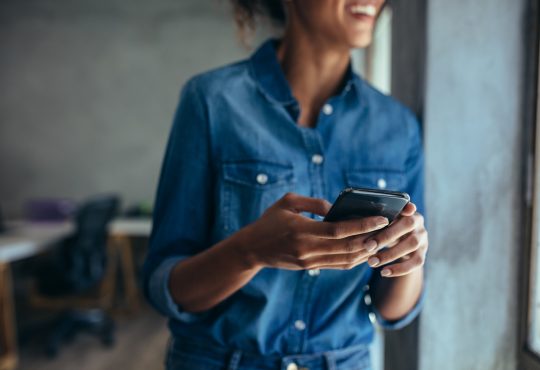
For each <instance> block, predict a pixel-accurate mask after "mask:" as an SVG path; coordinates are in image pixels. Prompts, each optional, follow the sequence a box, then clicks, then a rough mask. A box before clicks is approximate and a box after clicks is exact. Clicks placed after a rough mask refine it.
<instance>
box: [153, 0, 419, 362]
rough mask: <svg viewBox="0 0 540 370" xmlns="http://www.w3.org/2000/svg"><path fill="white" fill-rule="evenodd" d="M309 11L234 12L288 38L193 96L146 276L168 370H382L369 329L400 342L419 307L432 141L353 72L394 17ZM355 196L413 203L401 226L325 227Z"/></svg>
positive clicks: (368, 9) (294, 7) (366, 11)
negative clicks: (275, 27) (368, 192)
mask: <svg viewBox="0 0 540 370" xmlns="http://www.w3.org/2000/svg"><path fill="white" fill-rule="evenodd" d="M305 4H306V3H305V1H303V0H289V1H283V2H282V1H239V0H235V1H233V5H234V6H235V9H236V13H235V14H236V19H237V21H238V22H239V25H240V26H242V27H251V28H253V27H255V26H256V24H257V22H258V20H259V19H260V18H261V17H266V18H269V19H270V20H272V21H273V22H276V23H278V24H281V25H282V26H283V34H282V36H281V37H280V38H278V39H269V40H267V41H266V42H264V43H263V44H262V45H261V46H260V47H259V48H258V49H257V50H256V51H255V52H254V53H253V55H252V56H251V57H250V58H249V59H247V60H243V61H240V62H237V63H234V64H231V65H228V66H225V67H222V68H218V69H215V70H212V71H209V72H206V73H203V74H201V75H198V76H195V77H193V78H192V79H191V80H190V81H189V82H188V83H187V84H186V86H185V87H184V89H183V91H182V96H181V100H180V103H179V107H178V110H177V112H176V116H175V119H174V123H173V128H172V131H171V134H170V140H169V144H168V147H167V151H166V155H165V160H164V164H163V169H162V174H161V179H160V185H159V188H158V195H157V198H156V207H155V214H154V230H153V233H152V238H151V242H150V244H151V246H150V251H149V254H148V257H147V260H146V265H145V289H146V292H147V295H148V297H149V299H150V301H151V302H152V303H153V304H154V305H155V307H156V308H157V309H159V310H160V311H161V312H163V313H164V314H165V315H167V316H169V317H170V319H171V322H170V328H171V331H172V336H173V340H172V342H171V347H170V349H169V352H168V353H169V354H168V359H167V366H168V369H169V370H172V369H176V370H181V369H198V368H200V369H203V368H204V369H223V368H225V367H227V366H228V368H229V369H240V370H244V369H245V370H247V369H289V370H291V369H298V368H309V369H313V370H316V369H321V370H322V369H337V370H339V369H370V368H371V361H370V355H369V344H370V343H371V341H372V340H373V335H374V328H373V322H372V321H373V320H378V322H379V324H380V325H382V326H383V327H385V328H389V329H395V328H401V327H403V326H405V325H407V324H408V323H409V322H411V321H412V320H413V319H414V317H415V316H416V315H417V314H418V312H419V310H420V307H421V305H422V301H423V264H424V260H425V255H426V252H427V248H428V238H427V232H426V230H425V227H424V219H423V216H422V214H423V213H424V201H423V193H424V184H423V171H424V170H423V168H424V166H423V152H422V145H421V141H420V138H421V135H420V129H419V125H418V123H417V121H416V119H415V118H414V116H413V114H412V113H411V112H410V111H409V110H408V109H407V108H405V107H404V106H402V105H401V104H399V103H397V102H396V101H395V100H393V99H392V98H390V97H388V96H386V95H384V94H382V93H380V92H379V91H377V90H376V89H375V88H373V87H372V86H371V85H369V84H368V83H367V82H365V81H364V80H363V79H362V78H361V77H360V76H358V75H357V74H356V73H354V71H353V70H352V67H351V57H350V51H351V49H353V48H359V47H366V46H368V45H369V44H370V43H371V41H372V38H373V29H374V26H375V23H376V20H377V19H378V16H379V14H380V12H381V9H382V7H383V6H384V2H383V1H382V0H369V1H359V0H356V1H349V0H337V1H336V0H312V1H310V2H309V5H310V6H305ZM390 149H391V150H390ZM347 186H357V187H379V188H385V189H387V190H393V191H400V192H407V193H409V195H410V197H411V200H412V202H414V203H412V202H411V203H409V204H408V205H407V206H406V207H405V208H404V210H403V211H402V212H401V214H400V215H399V217H398V218H397V219H396V220H395V221H394V222H392V224H391V225H388V223H389V221H388V220H387V219H386V218H384V217H381V216H374V217H366V218H361V219H356V220H348V221H336V222H320V218H319V217H324V216H325V214H326V213H327V212H328V210H329V209H330V203H329V201H333V200H334V199H336V197H337V195H338V194H339V193H340V191H341V190H342V189H343V188H345V187H347ZM386 246H391V247H392V248H385V247H386Z"/></svg>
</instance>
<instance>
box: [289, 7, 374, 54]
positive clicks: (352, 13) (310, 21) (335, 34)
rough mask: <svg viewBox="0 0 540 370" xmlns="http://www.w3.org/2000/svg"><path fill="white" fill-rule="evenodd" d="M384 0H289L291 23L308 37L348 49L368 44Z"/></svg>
mask: <svg viewBox="0 0 540 370" xmlns="http://www.w3.org/2000/svg"><path fill="white" fill-rule="evenodd" d="M384 2H385V0H289V1H286V4H288V5H289V8H288V9H289V12H288V13H289V17H290V18H291V19H290V21H291V22H299V23H300V25H301V26H302V28H303V29H305V30H306V31H307V32H309V35H310V37H313V38H314V39H316V40H318V41H322V42H330V43H332V44H333V45H336V46H338V45H339V46H343V47H347V48H363V47H366V46H368V45H369V44H370V43H371V39H372V35H373V29H374V27H375V21H376V19H377V17H378V15H379V13H380V11H381V9H382V7H383V5H384Z"/></svg>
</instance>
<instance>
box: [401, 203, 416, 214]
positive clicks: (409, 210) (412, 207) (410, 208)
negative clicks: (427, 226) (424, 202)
mask: <svg viewBox="0 0 540 370" xmlns="http://www.w3.org/2000/svg"><path fill="white" fill-rule="evenodd" d="M415 212H416V204H414V203H412V202H409V203H407V204H406V205H405V207H404V208H403V210H402V211H401V215H402V216H412V215H414V213H415Z"/></svg>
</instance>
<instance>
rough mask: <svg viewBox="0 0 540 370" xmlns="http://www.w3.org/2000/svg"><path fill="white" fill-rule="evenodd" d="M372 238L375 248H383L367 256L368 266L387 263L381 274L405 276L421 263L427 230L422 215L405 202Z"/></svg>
mask: <svg viewBox="0 0 540 370" xmlns="http://www.w3.org/2000/svg"><path fill="white" fill-rule="evenodd" d="M372 239H375V240H376V241H377V245H378V246H379V248H382V247H384V246H386V247H387V248H384V249H379V250H378V251H377V252H376V253H375V254H373V255H372V256H371V257H370V258H369V259H368V264H369V265H370V266H371V267H380V266H385V265H387V266H385V267H384V268H383V269H382V271H381V276H384V277H396V276H403V275H407V274H409V273H411V272H412V271H414V270H416V269H419V268H421V267H422V266H423V265H424V262H425V259H426V253H427V250H428V233H427V231H426V228H425V227H424V217H423V216H422V215H421V214H420V213H418V212H416V206H415V205H414V204H413V203H408V204H407V205H406V206H405V208H404V209H403V211H402V212H401V214H400V216H399V217H398V219H397V220H396V221H395V222H393V223H392V224H391V225H390V226H388V227H387V228H385V229H384V230H381V231H380V232H377V233H376V234H375V235H374V236H373V237H372ZM393 262H395V263H393ZM388 264H390V265H388Z"/></svg>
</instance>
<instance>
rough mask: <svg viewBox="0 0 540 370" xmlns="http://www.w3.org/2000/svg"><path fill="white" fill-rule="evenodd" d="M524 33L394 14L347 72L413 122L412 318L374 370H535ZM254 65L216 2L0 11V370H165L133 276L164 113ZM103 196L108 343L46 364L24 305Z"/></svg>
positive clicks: (533, 70)
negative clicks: (416, 239)
mask: <svg viewBox="0 0 540 370" xmlns="http://www.w3.org/2000/svg"><path fill="white" fill-rule="evenodd" d="M539 14H540V12H539V2H538V1H537V0H515V1H512V2H509V1H504V0H476V1H466V0H459V1H451V2H449V1H443V0H393V1H391V2H390V6H389V7H388V9H387V11H386V13H385V14H384V17H383V18H382V19H381V22H380V24H379V26H378V29H377V36H376V41H375V43H374V45H373V47H371V48H370V49H369V50H364V51H355V52H353V58H354V65H355V68H356V69H357V71H359V73H361V74H362V75H364V77H365V78H366V79H368V80H370V81H371V82H372V83H373V84H375V85H376V86H377V87H379V88H380V89H381V90H382V91H384V92H386V93H389V94H392V95H394V96H395V97H396V98H398V99H399V100H401V101H403V102H404V103H406V104H407V105H409V106H410V107H411V108H412V109H413V111H414V112H415V113H416V114H417V115H418V116H419V118H420V120H421V122H422V125H423V130H424V140H425V144H424V146H425V151H426V162H427V177H426V183H427V206H428V212H429V213H428V230H429V232H430V241H431V247H430V255H429V262H428V266H427V271H428V289H429V290H428V299H427V302H426V306H425V309H424V312H423V314H422V315H421V317H420V319H419V320H417V321H416V322H415V323H414V324H413V325H412V326H411V327H409V328H407V329H406V330H404V331H402V332H397V333H386V334H382V333H381V334H380V336H379V337H378V342H377V343H376V345H375V346H374V353H375V356H374V357H375V362H376V366H375V367H376V368H377V369H387V370H388V369H392V370H399V369H422V370H427V369H438V370H441V369H449V370H459V369H464V370H465V369H467V370H468V369H478V370H488V369H501V370H502V369H518V368H519V369H540V360H539V357H538V355H537V354H538V353H540V344H539V343H540V325H539V324H538V322H540V320H537V315H536V311H537V310H538V306H539V304H537V302H540V299H538V296H540V294H537V289H538V290H539V291H540V283H538V282H537V279H536V276H537V272H536V271H537V270H536V264H537V263H536V258H537V256H538V255H540V254H539V253H537V244H538V242H537V239H538V238H537V229H538V227H537V223H538V222H539V221H538V220H537V216H536V209H537V204H536V202H537V195H536V194H537V193H538V192H537V187H538V183H539V181H537V180H536V176H537V174H538V173H540V170H539V171H537V168H538V161H537V160H536V147H535V144H536V140H534V137H535V135H536V124H537V112H536V106H537V100H536V99H537V86H538V68H539V65H538V44H539V38H538V23H539ZM269 33H271V29H270V28H263V29H262V30H260V31H259V33H258V34H257V35H255V36H254V39H253V40H252V45H253V47H256V46H257V44H258V42H260V41H261V40H263V39H264V38H265V37H266V36H267V35H268V34H269ZM250 52H251V50H248V49H246V47H245V46H243V45H242V44H241V43H240V41H239V39H238V35H237V32H236V29H235V26H234V22H233V17H232V15H231V9H230V6H229V4H228V2H227V1H226V0H211V1H196V0H175V1H173V0H155V1H151V2H149V1H141V0H136V1H124V0H111V1H104V0H95V1H83V0H74V1H73V0H72V1H68V0H40V1H37V0H27V1H16V0H3V1H1V2H0V86H1V87H0V211H1V214H0V217H1V218H0V221H2V224H4V225H6V231H4V232H3V233H2V234H0V266H2V267H1V268H0V279H1V280H0V331H1V333H0V369H4V368H5V369H13V368H18V369H71V368H74V367H77V368H80V369H110V368H121V369H127V368H129V369H139V368H140V369H160V368H163V356H164V353H165V347H166V343H167V339H168V332H167V328H166V322H165V319H164V318H162V317H160V316H159V315H158V314H157V313H155V312H153V311H152V310H151V309H150V308H148V307H147V305H146V304H145V303H144V301H143V299H142V298H141V292H140V288H139V287H140V285H139V279H138V273H139V269H140V264H141V261H142V258H143V257H144V253H145V249H146V243H147V237H148V233H149V230H150V227H151V225H150V220H149V216H150V213H151V205H152V202H153V197H154V192H155V187H156V185H157V179H158V174H159V170H160V165H161V159H162V156H163V152H164V147H165V144H166V139H167V136H168V132H169V129H170V124H171V119H172V115H173V113H174V109H175V108H176V104H177V100H178V93H179V90H180V88H181V86H182V85H183V83H184V82H185V81H186V80H187V79H188V78H189V77H191V76H192V75H194V74H196V73H198V72H202V71H205V70H208V69H210V68H213V67H217V66H220V65H223V64H226V63H229V62H233V61H236V60H238V59H241V58H245V57H246V56H248V55H249V54H250ZM102 194H113V195H114V196H115V197H117V198H116V199H117V200H119V201H120V203H119V205H118V207H117V211H116V213H115V214H114V217H109V218H106V217H105V218H104V219H107V222H108V224H109V226H108V229H107V230H108V233H109V235H108V238H109V239H108V241H109V242H108V246H106V247H105V250H104V255H106V256H107V258H109V260H113V261H114V266H113V267H114V268H113V269H112V270H110V271H109V270H107V271H103V274H102V278H103V279H104V280H103V281H109V280H110V281H114V284H112V283H111V284H109V285H106V286H105V288H104V287H103V283H102V282H100V283H99V284H101V285H99V287H98V288H99V289H98V290H99V292H98V293H99V294H98V295H100V297H106V299H105V301H104V300H101V301H100V300H99V299H98V301H99V302H98V303H99V304H98V305H97V306H98V307H101V308H102V313H105V314H106V316H107V317H110V318H112V320H114V323H115V326H114V340H113V341H112V342H110V341H107V338H106V336H101V338H100V339H101V341H100V340H96V339H95V338H94V337H93V336H90V335H84V334H83V335H78V336H75V337H73V338H71V341H70V342H69V343H67V344H64V345H62V346H60V349H59V350H58V353H56V356H55V357H53V358H50V356H47V351H46V350H43V349H44V348H45V349H47V343H46V342H47V339H46V338H49V335H50V332H51V331H52V330H57V324H58V322H56V321H55V320H53V318H56V317H57V315H52V314H51V316H50V317H48V316H46V315H44V317H43V318H42V317H41V312H42V310H39V309H38V308H36V305H34V304H32V302H34V303H35V302H38V303H40V302H41V305H42V306H43V305H44V304H43V302H44V300H43V299H41V300H39V299H37V298H36V292H35V291H34V288H33V286H34V285H33V284H34V283H35V280H36V274H35V272H36V271H39V270H40V265H41V264H46V263H47V261H46V258H44V255H47V253H48V252H49V251H50V250H52V249H54V248H55V245H57V244H58V243H57V242H58V241H60V240H61V239H62V237H63V236H64V235H67V234H69V233H73V232H76V231H77V221H76V219H74V218H73V217H75V215H77V213H76V209H77V206H79V207H80V206H81V205H85V204H86V205H88V204H89V203H92V202H95V201H96V196H97V195H102ZM101 200H102V199H101ZM79 209H80V208H79ZM47 218H49V220H47ZM53 219H54V220H56V222H51V221H53ZM32 220H33V221H41V222H34V223H32V222H31V221H32ZM43 221H48V222H43ZM50 225H53V226H52V228H48V227H49V226H50ZM54 225H56V226H54ZM0 226H1V225H0ZM25 233H26V234H25ZM25 238H26V239H25ZM73 243H76V242H73ZM111 246H112V247H111ZM25 248H26V249H25ZM8 249H9V250H8ZM111 251H112V252H111ZM111 265H112V264H111ZM107 279H109V280H107ZM107 284H108V283H107ZM49 293H50V292H49ZM49 296H50V294H49ZM49 298H50V297H49ZM64 302H67V301H64ZM70 302H71V301H70ZM103 302H105V303H103ZM73 305H74V306H73V308H77V310H79V309H80V307H79V306H78V302H76V303H73ZM37 306H39V304H38V305H37ZM45 306H46V304H45ZM68 308H69V307H68ZM85 310H87V308H85ZM11 311H14V313H15V315H14V316H15V317H16V321H13V317H14V316H13V315H12V314H11ZM52 311H54V310H52ZM57 311H60V310H57ZM38 318H39V320H38ZM64 322H65V321H64ZM14 333H15V334H16V336H14V335H13V334H14ZM68 337H69V335H68ZM68 339H70V338H68ZM48 350H49V352H50V350H51V348H48ZM49 355H51V353H49ZM2 358H3V359H4V360H2ZM2 361H3V362H2ZM2 366H4V367H2Z"/></svg>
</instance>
